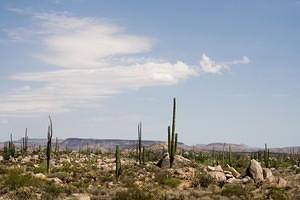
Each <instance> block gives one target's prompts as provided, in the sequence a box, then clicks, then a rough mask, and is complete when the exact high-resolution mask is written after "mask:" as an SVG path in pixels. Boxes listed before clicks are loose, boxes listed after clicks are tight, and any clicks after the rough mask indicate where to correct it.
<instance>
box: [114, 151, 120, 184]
mask: <svg viewBox="0 0 300 200" xmlns="http://www.w3.org/2000/svg"><path fill="white" fill-rule="evenodd" d="M115 157H116V178H117V180H118V179H119V177H120V175H121V157H120V149H119V145H117V146H116V155H115Z"/></svg>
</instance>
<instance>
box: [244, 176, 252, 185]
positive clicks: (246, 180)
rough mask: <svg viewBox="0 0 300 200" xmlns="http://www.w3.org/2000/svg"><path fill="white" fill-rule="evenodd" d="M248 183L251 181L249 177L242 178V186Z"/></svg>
mask: <svg viewBox="0 0 300 200" xmlns="http://www.w3.org/2000/svg"><path fill="white" fill-rule="evenodd" d="M250 181H251V177H249V176H245V177H244V178H242V182H243V183H244V184H246V183H249V182H250Z"/></svg>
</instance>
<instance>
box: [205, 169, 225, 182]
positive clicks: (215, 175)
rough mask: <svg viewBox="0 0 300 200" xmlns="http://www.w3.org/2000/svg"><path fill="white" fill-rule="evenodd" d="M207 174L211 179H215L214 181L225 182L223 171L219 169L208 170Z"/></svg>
mask: <svg viewBox="0 0 300 200" xmlns="http://www.w3.org/2000/svg"><path fill="white" fill-rule="evenodd" d="M207 174H208V175H209V176H211V177H212V178H213V179H215V180H216V182H219V183H221V182H225V181H226V180H227V178H226V176H225V174H224V172H220V171H210V172H207Z"/></svg>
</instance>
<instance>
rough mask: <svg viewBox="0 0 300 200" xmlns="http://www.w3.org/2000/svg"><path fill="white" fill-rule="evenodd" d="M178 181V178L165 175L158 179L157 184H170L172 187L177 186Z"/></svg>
mask: <svg viewBox="0 0 300 200" xmlns="http://www.w3.org/2000/svg"><path fill="white" fill-rule="evenodd" d="M180 183H181V181H180V180H179V179H177V178H173V177H165V178H163V179H161V180H160V181H159V184H161V185H166V186H170V187H172V188H175V187H177V186H178V185H179V184H180Z"/></svg>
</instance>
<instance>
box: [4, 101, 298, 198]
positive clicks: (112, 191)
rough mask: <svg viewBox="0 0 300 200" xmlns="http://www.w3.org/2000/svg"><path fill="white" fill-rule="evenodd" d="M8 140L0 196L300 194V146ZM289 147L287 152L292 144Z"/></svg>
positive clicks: (174, 138) (172, 134)
mask: <svg viewBox="0 0 300 200" xmlns="http://www.w3.org/2000/svg"><path fill="white" fill-rule="evenodd" d="M49 121H50V125H49V127H48V135H47V136H48V139H47V141H46V140H42V139H40V140H31V139H30V138H29V136H28V132H27V129H26V131H25V135H24V137H23V138H22V139H21V140H19V141H13V139H12V135H11V140H10V141H8V142H6V143H3V144H2V146H3V149H2V151H1V154H2V155H1V157H0V162H1V163H0V177H1V179H0V180H1V181H0V199H3V200H4V199H81V200H85V199H92V200H96V199H128V200H133V199H140V200H142V199H208V200H209V199H300V195H299V192H300V184H299V183H300V168H299V164H300V155H299V154H298V150H299V147H290V148H281V149H273V150H272V149H271V150H270V149H268V147H267V144H266V145H265V148H264V149H259V148H250V147H247V146H245V145H235V144H226V143H223V144H222V143H214V144H209V145H196V146H192V147H191V146H188V145H184V144H183V143H180V142H178V134H177V133H176V129H175V128H176V99H175V98H174V99H173V113H172V125H171V126H168V132H167V134H166V136H167V142H163V141H143V139H142V123H141V122H140V123H138V131H137V140H100V139H98V140H95V139H80V138H69V139H66V140H62V141H59V140H58V139H57V138H56V140H55V141H52V134H53V125H52V120H51V117H49ZM287 150H290V152H287Z"/></svg>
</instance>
